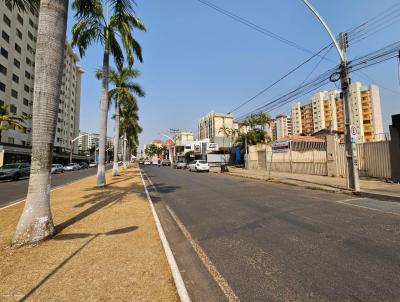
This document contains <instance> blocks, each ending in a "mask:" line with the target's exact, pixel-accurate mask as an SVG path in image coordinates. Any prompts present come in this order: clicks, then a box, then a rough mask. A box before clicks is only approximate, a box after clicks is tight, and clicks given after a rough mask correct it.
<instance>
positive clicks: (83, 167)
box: [79, 161, 89, 169]
mask: <svg viewBox="0 0 400 302" xmlns="http://www.w3.org/2000/svg"><path fill="white" fill-rule="evenodd" d="M79 166H80V167H81V169H87V168H89V165H88V163H87V162H84V161H83V162H81V163H79Z"/></svg>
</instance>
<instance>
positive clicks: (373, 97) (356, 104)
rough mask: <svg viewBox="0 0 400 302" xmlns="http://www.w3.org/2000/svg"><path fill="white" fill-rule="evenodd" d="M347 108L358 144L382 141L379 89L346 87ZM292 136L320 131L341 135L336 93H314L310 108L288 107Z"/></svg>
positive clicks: (342, 114) (342, 115) (340, 108)
mask: <svg viewBox="0 0 400 302" xmlns="http://www.w3.org/2000/svg"><path fill="white" fill-rule="evenodd" d="M350 107H351V117H352V120H353V125H355V126H356V127H357V129H358V132H359V142H370V141H379V140H383V139H384V133H383V124H382V112H381V101H380V95H379V88H378V87H377V86H375V85H369V86H362V84H361V83H360V82H355V83H352V84H351V85H350ZM292 120H293V133H294V134H300V133H303V134H307V135H310V134H312V133H315V132H318V131H320V130H322V129H331V130H336V131H338V132H342V133H344V130H345V112H344V103H343V100H342V99H341V98H340V91H338V90H331V91H322V92H318V93H316V94H315V95H314V96H313V97H312V100H311V103H310V104H307V105H303V106H302V105H300V103H298V102H293V103H292Z"/></svg>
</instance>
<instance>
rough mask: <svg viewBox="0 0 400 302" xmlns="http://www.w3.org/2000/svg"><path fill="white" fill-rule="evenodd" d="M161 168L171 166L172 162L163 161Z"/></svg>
mask: <svg viewBox="0 0 400 302" xmlns="http://www.w3.org/2000/svg"><path fill="white" fill-rule="evenodd" d="M161 166H171V161H170V160H169V159H163V160H162V162H161Z"/></svg>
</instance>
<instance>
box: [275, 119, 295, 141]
mask: <svg viewBox="0 0 400 302" xmlns="http://www.w3.org/2000/svg"><path fill="white" fill-rule="evenodd" d="M272 130H273V131H272V140H273V141H276V140H279V139H281V138H284V137H287V136H289V135H292V133H293V130H292V119H291V117H289V116H287V115H284V114H281V115H278V116H277V117H276V118H275V119H274V121H273V126H272Z"/></svg>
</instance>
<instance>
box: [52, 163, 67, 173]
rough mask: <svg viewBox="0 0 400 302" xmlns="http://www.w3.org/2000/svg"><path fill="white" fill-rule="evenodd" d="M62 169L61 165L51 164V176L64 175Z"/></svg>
mask: <svg viewBox="0 0 400 302" xmlns="http://www.w3.org/2000/svg"><path fill="white" fill-rule="evenodd" d="M64 172H65V171H64V167H63V165H60V164H52V165H51V174H56V173H64Z"/></svg>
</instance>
